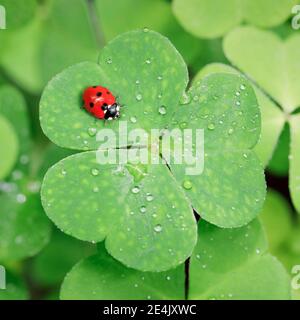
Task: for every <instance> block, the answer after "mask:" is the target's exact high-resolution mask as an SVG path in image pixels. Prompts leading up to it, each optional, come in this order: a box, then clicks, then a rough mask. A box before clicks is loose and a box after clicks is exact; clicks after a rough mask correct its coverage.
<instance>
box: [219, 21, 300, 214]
mask: <svg viewBox="0 0 300 320" xmlns="http://www.w3.org/2000/svg"><path fill="white" fill-rule="evenodd" d="M245 39H247V41H246V40H245ZM299 48H300V37H299V35H297V34H293V35H292V36H290V37H289V38H288V39H286V40H281V39H280V38H279V37H277V36H276V35H275V34H273V33H271V32H266V31H260V30H257V29H255V28H253V27H241V28H238V29H236V30H234V31H232V32H231V33H230V34H228V36H227V37H226V38H225V40H224V50H225V54H226V56H227V58H228V59H229V60H230V61H231V62H232V64H233V65H235V66H237V67H238V68H239V69H240V70H241V71H243V72H244V73H245V74H247V75H248V76H249V77H250V78H251V79H253V80H254V81H255V82H256V83H257V84H258V85H259V86H260V88H261V89H262V90H264V91H265V92H266V94H267V95H269V96H270V97H271V99H272V100H273V105H274V104H276V105H277V106H279V107H280V108H281V109H279V108H278V110H277V111H276V114H278V116H279V118H278V122H277V124H275V123H274V122H273V121H270V122H268V119H266V121H265V125H266V126H270V129H268V130H272V129H271V128H276V127H277V128H276V129H275V130H276V131H275V132H276V136H278V132H280V131H281V130H282V128H283V124H282V119H284V122H286V123H288V124H289V125H290V130H291V150H290V157H289V158H290V192H291V196H292V198H293V203H294V205H295V207H296V209H297V211H300V197H299V193H300V189H299V185H300V183H299V176H300V167H299V153H300V144H299V115H297V114H295V113H297V108H298V107H299V105H300V82H299V81H298V79H297V74H298V73H299V71H300V62H299V58H298V57H299V54H300V52H299V50H300V49H299ZM274 53H276V54H274ZM266 108H269V113H270V114H271V113H272V112H273V110H274V108H273V107H272V111H271V109H270V107H268V106H266ZM278 111H279V112H280V113H281V115H279V113H278ZM272 118H273V117H272ZM272 118H271V119H272ZM280 119H281V120H280ZM276 141H277V139H274V138H272V137H271V139H269V138H266V139H265V143H264V145H262V147H264V146H266V145H268V144H270V145H272V149H273V150H274V149H275V145H276Z"/></svg>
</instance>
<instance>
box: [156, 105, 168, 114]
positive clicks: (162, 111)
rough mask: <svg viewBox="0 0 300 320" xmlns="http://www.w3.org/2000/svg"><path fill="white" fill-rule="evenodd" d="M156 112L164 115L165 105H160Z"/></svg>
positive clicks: (165, 111)
mask: <svg viewBox="0 0 300 320" xmlns="http://www.w3.org/2000/svg"><path fill="white" fill-rule="evenodd" d="M158 112H159V114H161V115H165V114H166V113H167V108H166V107H165V106H160V107H159V109H158Z"/></svg>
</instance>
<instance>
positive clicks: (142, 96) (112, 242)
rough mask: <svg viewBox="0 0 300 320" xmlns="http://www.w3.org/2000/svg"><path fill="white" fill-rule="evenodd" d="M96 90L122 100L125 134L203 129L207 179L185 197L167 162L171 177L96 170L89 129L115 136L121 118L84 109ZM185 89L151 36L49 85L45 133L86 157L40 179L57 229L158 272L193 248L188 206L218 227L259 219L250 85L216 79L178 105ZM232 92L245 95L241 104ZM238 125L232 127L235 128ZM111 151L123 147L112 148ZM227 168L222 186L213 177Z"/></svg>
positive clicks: (177, 173) (113, 48)
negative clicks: (178, 123)
mask: <svg viewBox="0 0 300 320" xmlns="http://www.w3.org/2000/svg"><path fill="white" fill-rule="evenodd" d="M120 52H122V54H120ZM96 84H101V85H104V86H107V87H108V88H110V89H111V90H112V92H114V93H115V94H116V95H117V96H118V98H119V100H120V103H121V105H123V108H122V117H121V120H127V123H128V129H129V130H130V129H136V128H143V129H144V130H146V132H150V130H151V129H152V128H158V129H164V128H166V127H168V126H169V124H170V123H173V122H174V121H175V120H174V119H177V118H180V119H181V120H182V121H184V120H185V121H188V122H189V127H190V128H192V129H194V128H198V127H197V126H199V127H200V128H203V127H204V128H205V130H209V131H210V132H208V131H206V133H207V135H208V143H207V146H206V147H207V150H208V153H209V156H210V157H211V158H212V161H211V165H209V166H210V167H208V168H207V169H206V170H205V171H204V172H205V173H204V175H205V177H203V178H198V179H197V178H194V177H193V178H191V179H192V180H193V181H192V183H193V184H194V187H193V188H192V190H186V189H185V186H184V184H182V182H183V180H184V174H183V169H185V167H184V166H182V167H180V166H172V165H171V172H170V171H169V169H168V167H167V166H166V165H165V164H164V163H162V164H159V165H150V164H148V165H142V166H141V165H140V164H134V163H127V164H118V165H112V164H109V165H108V164H106V165H99V164H98V163H97V159H96V158H97V156H98V155H99V153H98V152H99V151H98V152H97V153H96V151H95V150H96V149H97V147H98V143H99V141H96V138H95V131H97V130H98V129H101V128H112V129H114V132H115V133H118V129H119V128H118V126H119V121H111V122H109V123H107V124H106V127H105V124H104V123H103V121H99V120H96V119H95V118H93V117H91V116H90V115H89V114H87V113H86V111H85V110H83V109H82V101H81V98H80V96H81V94H82V92H83V90H84V89H85V88H86V87H87V86H90V85H96ZM186 85H187V71H186V66H185V64H184V62H183V60H182V58H181V56H180V55H179V54H178V52H177V51H176V50H175V48H174V47H173V46H172V45H171V43H170V42H169V41H168V40H167V39H166V38H164V37H162V36H161V35H159V34H157V33H155V32H152V31H149V30H147V29H146V30H138V31H133V32H129V33H125V34H123V35H121V36H119V37H117V38H116V39H114V40H113V41H112V42H111V43H110V44H109V45H108V46H107V47H106V48H104V49H103V50H102V52H101V54H100V58H99V64H93V63H81V64H78V65H75V66H73V67H70V68H68V69H66V70H65V71H63V72H62V73H61V74H58V75H57V76H56V77H55V78H53V80H52V81H50V83H49V84H48V85H47V87H46V89H45V91H44V93H43V96H42V99H41V103H40V119H41V125H42V128H43V130H44V132H45V134H46V135H47V136H48V137H49V138H50V139H51V140H52V141H54V142H55V143H56V144H58V145H60V146H62V147H68V148H72V149H79V150H86V151H88V150H91V151H88V152H83V153H79V154H75V155H73V156H71V157H68V158H66V159H64V160H62V161H60V162H59V163H57V164H56V165H55V166H53V167H52V168H51V169H50V170H49V171H48V172H47V174H46V176H45V179H44V183H43V186H42V203H43V206H44V208H45V211H46V213H47V214H48V216H49V217H50V219H52V220H53V221H54V222H55V224H56V225H57V226H58V227H59V228H60V229H62V230H63V231H64V232H65V233H67V234H70V235H72V236H74V237H76V238H79V239H81V240H86V241H90V242H99V241H103V240H104V239H106V248H107V250H108V251H109V253H110V254H112V255H113V256H114V257H115V258H116V259H118V260H119V261H121V262H122V263H124V264H125V265H127V266H129V267H133V268H136V269H139V270H142V271H164V270H167V269H170V268H171V267H175V266H177V265H178V264H180V263H182V262H183V261H184V260H185V259H186V258H187V257H189V256H190V254H191V252H192V250H193V247H194V245H195V242H196V223H195V218H194V216H193V212H192V207H193V208H195V209H196V210H198V209H199V213H200V214H201V215H203V218H204V219H207V220H208V221H212V222H213V223H215V224H217V225H220V226H223V227H237V226H241V225H244V224H247V223H248V222H249V221H251V220H252V219H253V218H254V217H255V216H256V215H257V214H258V212H259V211H260V209H261V206H262V202H263V199H264V195H265V182H264V175H263V171H262V168H261V166H260V164H259V162H258V160H257V158H256V157H255V155H254V154H253V152H252V151H251V149H252V148H253V147H254V145H255V144H256V142H257V140H258V137H259V133H260V114H259V109H258V105H257V102H256V97H255V94H254V92H253V90H252V89H251V86H250V85H249V83H248V82H247V81H246V80H245V79H244V78H239V77H236V76H233V75H226V74H225V75H216V76H212V77H210V78H207V79H206V80H205V81H203V84H202V86H196V87H195V88H192V89H191V91H190V92H189V93H188V94H189V95H191V96H192V97H191V100H192V101H194V102H193V103H192V104H191V105H190V106H184V105H181V106H180V107H176V106H178V104H179V100H180V99H181V97H182V96H184V95H183V93H184V90H185V88H186ZM205 88H206V89H205ZM238 89H239V90H241V91H244V92H243V93H241V94H240V97H238V96H237V95H236V92H237V90H238ZM198 95H199V96H200V98H199V96H198ZM217 95H218V96H219V100H216V99H215V96H217ZM196 96H198V98H199V101H197V99H195V97H196ZM205 101H206V102H205ZM199 103H200V104H199ZM62 106H63V108H62ZM162 106H163V108H164V112H161V107H162ZM216 106H218V108H216ZM187 109H188V110H190V111H191V112H192V113H193V114H194V115H197V112H198V110H199V112H200V113H203V112H211V117H210V118H209V117H208V119H207V120H205V121H202V120H201V119H200V118H199V119H198V120H199V121H198V122H197V121H196V119H194V120H193V121H191V119H190V114H189V112H186V110H187ZM214 113H215V114H214ZM174 114H175V116H174ZM222 114H224V115H225V116H224V117H223V118H222V119H223V121H224V127H222V126H220V127H217V125H216V130H211V129H207V126H208V122H207V121H208V120H209V121H212V119H213V118H214V120H220V119H217V118H218V117H222ZM133 118H134V121H132V119H133ZM234 120H236V121H237V123H236V125H235V127H234V128H231V126H233V122H234ZM91 129H93V130H91ZM230 129H231V130H232V132H231V130H230ZM223 130H224V131H223ZM228 131H229V134H225V135H224V132H228ZM91 133H92V134H91ZM220 145H222V148H223V147H225V148H224V151H223V152H219V151H217V150H218V148H219V146H220ZM117 146H121V147H126V146H127V145H126V144H124V142H123V144H122V141H117ZM107 147H108V148H114V147H115V146H113V145H108V146H107ZM140 150H141V149H140ZM225 151H226V152H225ZM105 153H106V151H101V152H100V154H105ZM215 154H218V155H219V158H218V159H217V158H216V157H214V155H215ZM220 159H221V160H220ZM224 163H225V164H226V166H224V168H225V167H226V169H224V170H221V173H222V174H224V175H225V176H226V179H224V181H225V183H224V181H221V179H219V178H218V179H217V176H216V175H219V176H220V171H219V168H220V167H222V166H223V165H224ZM215 170H216V173H215V172H214V171H215ZM241 172H243V175H241V174H240V173H241ZM173 175H174V177H175V179H174V177H173ZM198 177H199V176H198ZM157 181H159V186H158V185H157ZM182 185H183V187H182ZM75 186H80V188H77V187H75ZM200 190H205V192H202V193H201V191H200ZM245 190H246V191H245ZM197 191H198V193H197ZM242 192H244V193H245V194H246V195H242ZM202 194H203V195H202ZM209 196H211V197H212V199H213V201H211V200H209ZM197 197H198V198H197ZM218 198H219V199H220V201H219V200H218ZM199 199H201V200H199ZM201 201H202V202H203V203H202V204H200V202H201ZM234 206H236V210H235V207H234ZM249 207H251V210H249ZM202 209H203V210H202ZM227 210H229V211H228V212H229V213H228V214H226V211H227ZM175 238H176V239H177V240H176V241H174V239H175ZM137 257H138V258H137Z"/></svg>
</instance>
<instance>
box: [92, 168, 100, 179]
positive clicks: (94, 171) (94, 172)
mask: <svg viewBox="0 0 300 320" xmlns="http://www.w3.org/2000/svg"><path fill="white" fill-rule="evenodd" d="M91 173H92V175H93V176H94V177H96V176H98V175H99V170H98V169H96V168H93V169H92V170H91Z"/></svg>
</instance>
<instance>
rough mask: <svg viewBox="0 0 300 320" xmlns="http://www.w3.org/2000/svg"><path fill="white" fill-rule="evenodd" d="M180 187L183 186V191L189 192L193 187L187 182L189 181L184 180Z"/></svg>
mask: <svg viewBox="0 0 300 320" xmlns="http://www.w3.org/2000/svg"><path fill="white" fill-rule="evenodd" d="M182 185H183V187H184V189H186V190H191V189H192V187H193V185H192V183H191V181H189V180H184V181H183V184H182Z"/></svg>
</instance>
